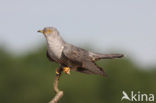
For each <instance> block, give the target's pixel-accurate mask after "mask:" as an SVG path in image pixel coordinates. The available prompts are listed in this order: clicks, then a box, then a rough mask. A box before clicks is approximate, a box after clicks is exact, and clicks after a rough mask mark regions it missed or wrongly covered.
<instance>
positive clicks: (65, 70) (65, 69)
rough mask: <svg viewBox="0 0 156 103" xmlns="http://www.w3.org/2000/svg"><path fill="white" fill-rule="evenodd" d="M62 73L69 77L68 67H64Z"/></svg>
mask: <svg viewBox="0 0 156 103" xmlns="http://www.w3.org/2000/svg"><path fill="white" fill-rule="evenodd" d="M63 71H64V72H65V73H66V74H68V75H70V68H69V67H64V68H63Z"/></svg>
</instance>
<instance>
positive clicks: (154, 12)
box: [0, 0, 156, 66]
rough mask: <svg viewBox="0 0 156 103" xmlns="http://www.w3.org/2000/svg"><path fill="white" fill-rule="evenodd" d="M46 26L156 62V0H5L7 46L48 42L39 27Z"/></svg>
mask: <svg viewBox="0 0 156 103" xmlns="http://www.w3.org/2000/svg"><path fill="white" fill-rule="evenodd" d="M46 26H54V27H56V28H58V30H59V31H60V33H61V35H62V36H63V38H64V39H65V40H66V41H68V42H70V43H72V44H75V45H83V44H86V43H87V44H90V48H92V46H93V48H94V50H96V51H99V52H101V53H102V52H104V51H109V50H119V52H120V51H122V52H123V53H125V54H126V55H127V57H130V58H132V59H133V60H136V61H137V62H138V63H140V64H141V65H144V66H147V65H154V64H155V63H156V0H0V45H1V46H5V47H6V48H9V50H11V51H14V52H17V53H19V52H20V53H22V52H24V51H29V50H30V49H33V48H34V47H38V46H40V45H41V44H42V43H43V42H45V39H44V37H43V36H42V35H41V34H38V33H37V32H36V31H37V30H38V29H42V28H43V27H46Z"/></svg>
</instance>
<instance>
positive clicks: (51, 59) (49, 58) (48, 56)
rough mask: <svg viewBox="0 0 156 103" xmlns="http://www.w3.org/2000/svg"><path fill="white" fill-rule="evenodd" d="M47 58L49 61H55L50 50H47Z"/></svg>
mask: <svg viewBox="0 0 156 103" xmlns="http://www.w3.org/2000/svg"><path fill="white" fill-rule="evenodd" d="M47 58H48V60H49V61H51V62H54V60H53V58H51V57H50V55H49V53H48V51H47Z"/></svg>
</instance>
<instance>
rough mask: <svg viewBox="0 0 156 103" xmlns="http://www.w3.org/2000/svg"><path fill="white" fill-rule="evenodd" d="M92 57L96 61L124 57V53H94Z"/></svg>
mask: <svg viewBox="0 0 156 103" xmlns="http://www.w3.org/2000/svg"><path fill="white" fill-rule="evenodd" d="M91 55H92V58H93V60H94V61H97V60H100V59H114V58H122V57H123V56H124V55H123V54H100V53H92V54H91Z"/></svg>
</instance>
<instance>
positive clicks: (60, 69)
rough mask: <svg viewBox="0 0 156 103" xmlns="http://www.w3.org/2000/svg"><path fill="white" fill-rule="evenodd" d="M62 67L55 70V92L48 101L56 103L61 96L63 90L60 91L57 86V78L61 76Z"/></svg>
mask: <svg viewBox="0 0 156 103" xmlns="http://www.w3.org/2000/svg"><path fill="white" fill-rule="evenodd" d="M61 72H62V68H61V67H60V68H59V69H57V70H56V78H55V81H54V91H55V93H56V95H55V97H54V98H53V99H52V100H51V101H50V102H49V103H57V102H58V101H59V100H60V99H61V98H62V96H63V91H60V90H59V88H58V82H59V78H60V76H61Z"/></svg>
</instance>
